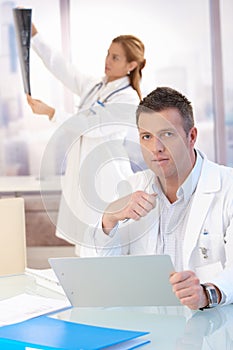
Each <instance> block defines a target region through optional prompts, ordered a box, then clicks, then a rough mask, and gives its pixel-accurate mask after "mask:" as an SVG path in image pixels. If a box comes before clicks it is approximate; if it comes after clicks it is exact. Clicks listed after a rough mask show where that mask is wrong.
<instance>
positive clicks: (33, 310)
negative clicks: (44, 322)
mask: <svg viewBox="0 0 233 350" xmlns="http://www.w3.org/2000/svg"><path fill="white" fill-rule="evenodd" d="M69 306H70V302H69V301H68V300H67V299H65V300H64V299H63V300H61V299H52V298H46V297H42V296H38V295H33V294H27V293H22V294H19V295H16V296H14V297H11V298H8V299H5V300H1V301H0V326H5V325H9V324H12V323H17V322H22V321H25V320H28V319H30V318H33V317H36V316H40V315H44V314H48V313H50V312H54V311H57V310H61V309H64V308H66V307H69Z"/></svg>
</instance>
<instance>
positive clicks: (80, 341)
mask: <svg viewBox="0 0 233 350" xmlns="http://www.w3.org/2000/svg"><path fill="white" fill-rule="evenodd" d="M146 334H148V332H138V331H130V330H121V329H114V328H105V327H97V326H91V325H86V324H80V323H73V322H68V321H63V320H58V319H55V318H51V317H48V316H40V317H36V318H32V319H30V320H27V321H24V322H20V323H16V324H13V325H9V326H3V327H0V349H4V350H14V349H17V350H18V349H20V350H21V349H24V347H26V346H27V347H32V348H36V349H43V350H47V349H59V350H100V349H105V348H108V347H110V346H114V345H115V344H122V343H123V342H127V341H129V340H132V339H135V338H138V337H141V336H144V335H146ZM148 342H149V341H148V340H147V339H144V340H143V339H141V342H139V344H137V345H132V347H127V349H135V348H136V347H139V346H141V345H144V344H146V343H148Z"/></svg>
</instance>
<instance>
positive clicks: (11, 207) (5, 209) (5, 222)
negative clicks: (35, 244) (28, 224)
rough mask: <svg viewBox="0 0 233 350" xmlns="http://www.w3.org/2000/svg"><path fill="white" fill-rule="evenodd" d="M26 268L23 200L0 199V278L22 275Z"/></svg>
mask: <svg viewBox="0 0 233 350" xmlns="http://www.w3.org/2000/svg"><path fill="white" fill-rule="evenodd" d="M25 267H26V237H25V212H24V199H23V198H2V199H0V276H2V275H8V274H18V273H23V272H24V269H25Z"/></svg>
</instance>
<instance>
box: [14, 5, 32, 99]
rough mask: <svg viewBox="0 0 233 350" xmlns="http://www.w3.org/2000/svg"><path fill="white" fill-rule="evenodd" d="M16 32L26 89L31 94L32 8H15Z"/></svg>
mask: <svg viewBox="0 0 233 350" xmlns="http://www.w3.org/2000/svg"><path fill="white" fill-rule="evenodd" d="M13 15H14V23H15V33H16V40H17V47H18V54H19V62H20V67H21V72H22V77H23V85H24V91H25V93H26V94H29V95H31V88H30V41H31V17H32V10H31V9H21V8H14V9H13Z"/></svg>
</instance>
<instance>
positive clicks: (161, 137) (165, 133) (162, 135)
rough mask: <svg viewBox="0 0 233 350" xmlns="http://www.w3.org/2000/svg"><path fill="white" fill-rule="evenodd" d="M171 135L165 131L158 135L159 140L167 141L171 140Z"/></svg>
mask: <svg viewBox="0 0 233 350" xmlns="http://www.w3.org/2000/svg"><path fill="white" fill-rule="evenodd" d="M173 135H174V134H173V133H172V132H171V131H166V132H163V133H162V134H161V135H160V139H168V138H171V137H172V136H173Z"/></svg>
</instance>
